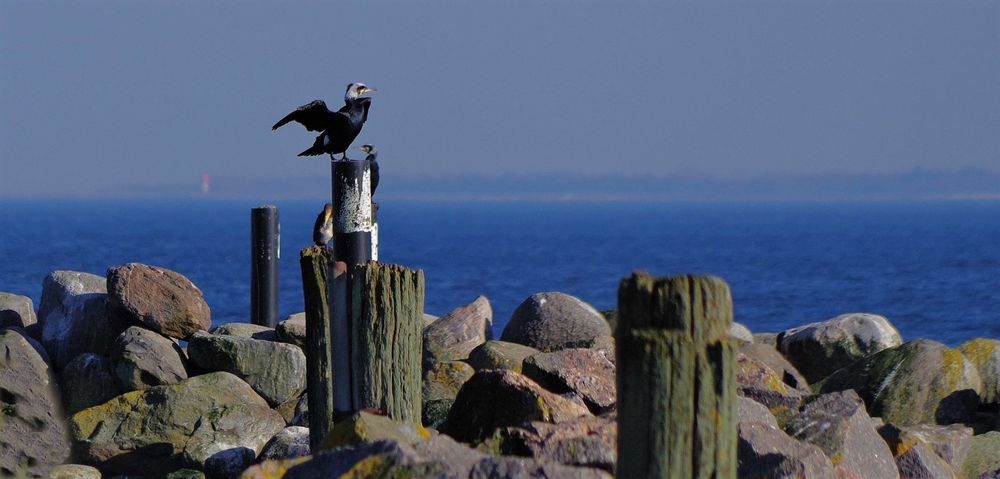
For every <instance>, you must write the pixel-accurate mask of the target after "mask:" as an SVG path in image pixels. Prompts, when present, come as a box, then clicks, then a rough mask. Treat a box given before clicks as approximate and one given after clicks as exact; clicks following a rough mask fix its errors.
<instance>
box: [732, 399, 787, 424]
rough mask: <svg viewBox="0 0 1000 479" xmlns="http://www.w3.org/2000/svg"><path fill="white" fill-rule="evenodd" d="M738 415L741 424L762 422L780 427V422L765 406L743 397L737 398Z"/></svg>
mask: <svg viewBox="0 0 1000 479" xmlns="http://www.w3.org/2000/svg"><path fill="white" fill-rule="evenodd" d="M736 415H737V417H739V420H740V423H744V422H747V423H749V422H760V423H764V424H767V425H768V426H774V427H778V420H777V419H775V418H774V414H771V411H770V410H768V409H767V407H765V406H764V405H763V404H761V403H759V402H757V401H754V400H753V399H750V398H746V397H743V396H737V397H736Z"/></svg>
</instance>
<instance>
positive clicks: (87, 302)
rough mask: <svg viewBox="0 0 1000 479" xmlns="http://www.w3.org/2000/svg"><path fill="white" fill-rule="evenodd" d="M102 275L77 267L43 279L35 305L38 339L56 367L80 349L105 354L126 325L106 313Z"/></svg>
mask: <svg viewBox="0 0 1000 479" xmlns="http://www.w3.org/2000/svg"><path fill="white" fill-rule="evenodd" d="M106 292H107V287H106V285H105V281H104V278H102V277H100V276H97V275H93V274H89V273H80V272H76V271H55V272H53V273H51V274H49V275H48V276H46V277H45V280H44V281H42V300H41V303H40V304H39V307H38V323H39V324H40V329H41V341H42V345H43V346H45V350H46V351H48V352H49V356H50V357H51V358H52V366H53V367H54V368H55V369H56V370H57V371H58V370H61V369H62V368H63V366H65V365H66V363H68V362H70V360H72V359H73V358H75V357H77V356H79V355H81V354H83V353H97V354H106V353H107V351H108V347H110V346H111V344H112V343H113V342H114V340H115V338H117V337H118V335H119V334H121V332H122V331H124V330H125V328H126V327H128V326H127V325H126V324H125V323H124V322H123V321H120V320H118V319H117V318H113V317H110V316H109V315H108V307H107V306H108V295H107V293H106Z"/></svg>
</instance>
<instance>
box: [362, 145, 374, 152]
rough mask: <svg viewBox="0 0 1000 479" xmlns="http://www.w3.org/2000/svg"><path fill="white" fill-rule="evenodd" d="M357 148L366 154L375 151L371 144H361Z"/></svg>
mask: <svg viewBox="0 0 1000 479" xmlns="http://www.w3.org/2000/svg"><path fill="white" fill-rule="evenodd" d="M358 149H359V150H361V151H363V152H365V153H368V154H372V153H375V147H374V146H371V145H361V146H359V147H358Z"/></svg>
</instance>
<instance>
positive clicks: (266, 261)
mask: <svg viewBox="0 0 1000 479" xmlns="http://www.w3.org/2000/svg"><path fill="white" fill-rule="evenodd" d="M280 235H281V234H280V230H279V226H278V208H277V207H276V206H272V205H265V206H260V207H257V208H253V209H252V210H250V322H251V323H253V324H260V325H263V326H267V327H271V328H273V327H276V326H277V325H278V259H279V257H280V248H279V246H280V243H281V237H280Z"/></svg>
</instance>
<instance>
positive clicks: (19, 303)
mask: <svg viewBox="0 0 1000 479" xmlns="http://www.w3.org/2000/svg"><path fill="white" fill-rule="evenodd" d="M37 322H38V318H37V317H36V316H35V304H34V303H33V302H32V301H31V298H29V297H27V296H21V295H19V294H13V293H4V292H0V329H3V328H5V327H7V326H18V327H22V328H27V327H28V326H31V325H32V324H35V323H37Z"/></svg>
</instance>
